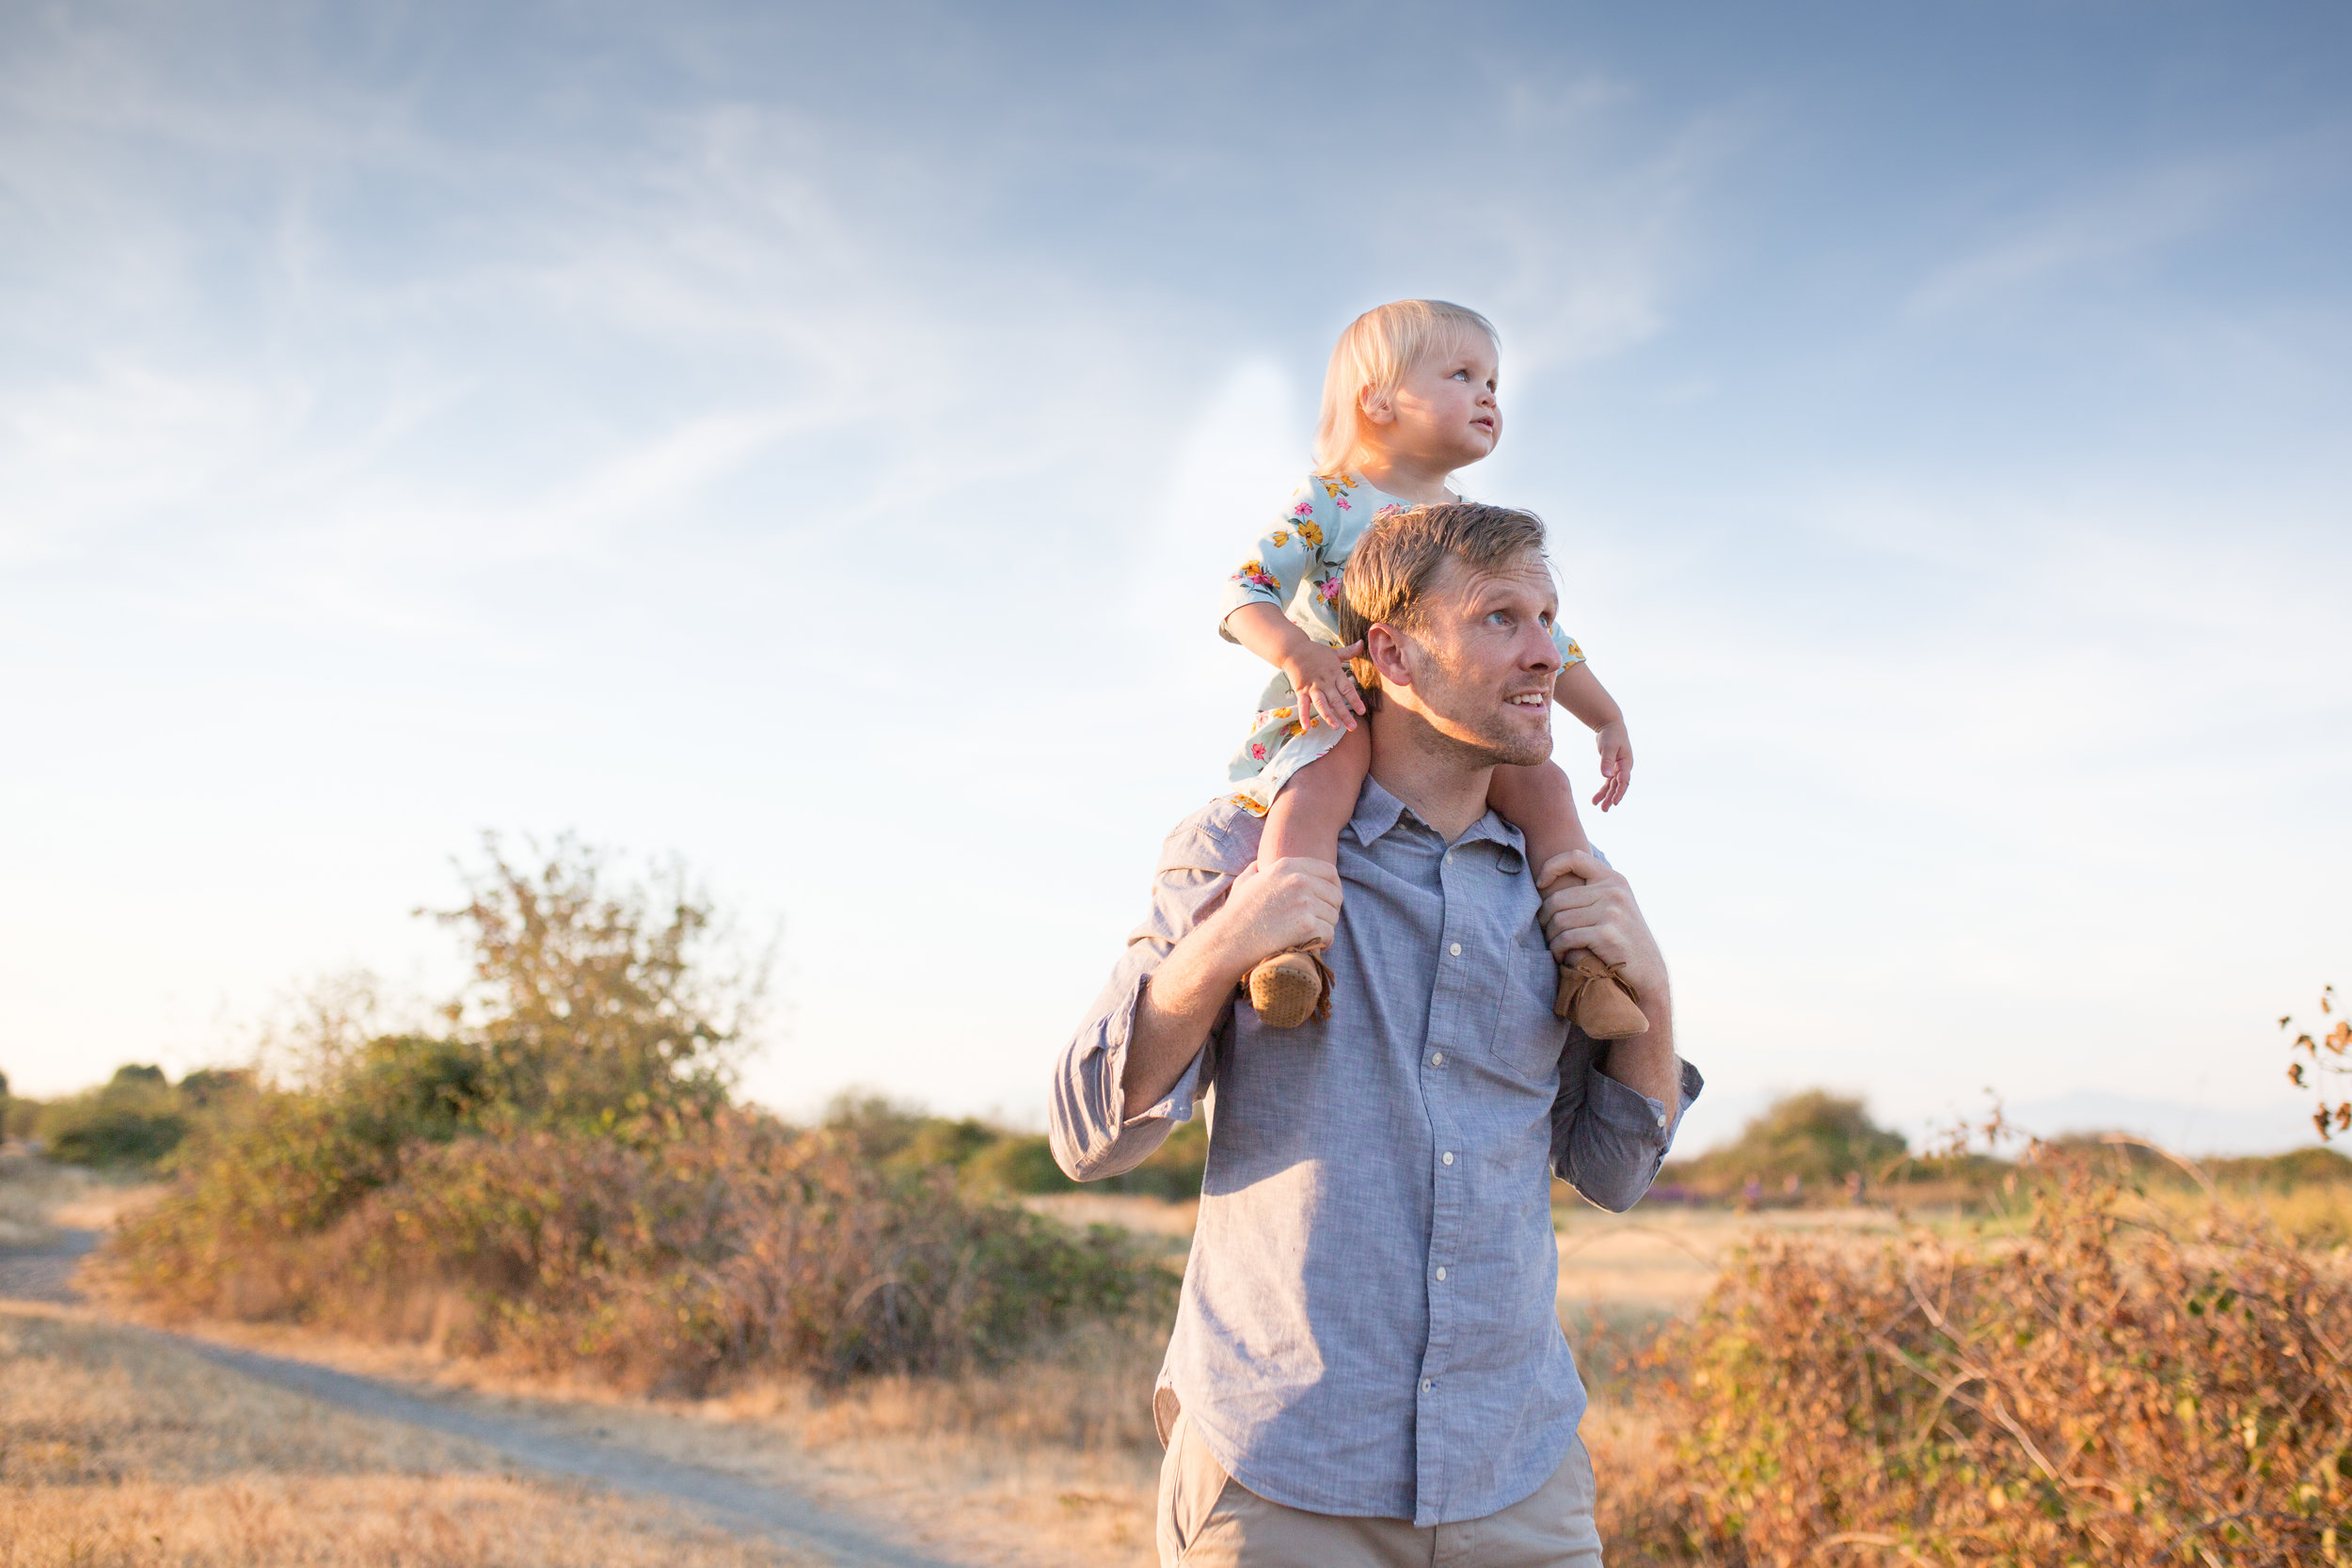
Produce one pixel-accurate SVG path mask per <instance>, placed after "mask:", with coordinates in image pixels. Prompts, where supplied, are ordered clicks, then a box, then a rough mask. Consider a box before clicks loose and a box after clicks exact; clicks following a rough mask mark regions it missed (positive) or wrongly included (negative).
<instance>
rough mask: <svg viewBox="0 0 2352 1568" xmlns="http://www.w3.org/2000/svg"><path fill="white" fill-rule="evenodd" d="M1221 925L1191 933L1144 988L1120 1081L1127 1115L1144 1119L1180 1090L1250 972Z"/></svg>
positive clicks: (1209, 924) (1213, 923)
mask: <svg viewBox="0 0 2352 1568" xmlns="http://www.w3.org/2000/svg"><path fill="white" fill-rule="evenodd" d="M1220 912H1222V911H1220ZM1223 924H1224V923H1223V922H1222V921H1220V920H1218V919H1217V918H1216V916H1214V915H1213V916H1211V917H1210V918H1209V919H1208V920H1207V921H1205V922H1203V923H1202V924H1200V926H1197V927H1193V929H1192V930H1191V931H1190V932H1189V933H1188V934H1187V935H1186V936H1185V937H1184V940H1183V941H1182V942H1178V943H1177V944H1176V945H1175V947H1174V948H1172V949H1171V950H1170V951H1169V952H1168V957H1167V958H1165V959H1163V960H1162V961H1161V963H1160V967H1159V968H1157V969H1155V970H1153V971H1152V977H1151V978H1150V979H1149V980H1147V981H1145V982H1144V987H1143V994H1142V995H1140V996H1138V997H1137V998H1136V1020H1135V1026H1134V1028H1133V1030H1132V1031H1131V1032H1130V1033H1129V1035H1128V1037H1127V1067H1126V1070H1125V1071H1124V1072H1123V1073H1121V1074H1120V1093H1121V1095H1122V1096H1123V1099H1124V1110H1123V1115H1125V1116H1127V1117H1135V1116H1138V1115H1140V1114H1141V1113H1142V1112H1143V1111H1144V1110H1146V1109H1147V1108H1149V1107H1150V1106H1152V1105H1155V1104H1157V1103H1158V1102H1159V1101H1161V1100H1163V1099H1165V1098H1166V1097H1167V1095H1168V1090H1170V1089H1172V1088H1174V1087H1175V1086H1176V1081H1177V1080H1178V1079H1179V1078H1182V1077H1183V1076H1184V1069H1186V1068H1188V1067H1190V1066H1191V1065H1192V1059H1193V1058H1194V1057H1195V1056H1198V1055H1200V1048H1201V1046H1203V1045H1205V1044H1206V1043H1208V1038H1209V1031H1210V1030H1212V1029H1214V1028H1216V1021H1217V1019H1218V1018H1219V1017H1220V1016H1222V1015H1223V1013H1224V1011H1225V1009H1226V1007H1227V1006H1230V1005H1231V1004H1232V999H1233V988H1234V987H1235V986H1236V985H1238V984H1240V982H1241V977H1242V976H1243V975H1244V974H1248V972H1249V963H1250V961H1251V960H1249V959H1248V958H1242V957H1239V956H1237V955H1236V954H1235V953H1234V951H1233V949H1232V943H1231V942H1228V941H1226V940H1225V938H1226V933H1225V932H1224V931H1223V929H1222V927H1223Z"/></svg>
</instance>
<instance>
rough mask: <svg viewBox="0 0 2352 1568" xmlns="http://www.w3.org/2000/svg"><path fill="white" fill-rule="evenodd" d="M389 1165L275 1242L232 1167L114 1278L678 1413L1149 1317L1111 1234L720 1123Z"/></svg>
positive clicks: (444, 1146) (1154, 1289)
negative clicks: (545, 1370) (580, 1372)
mask: <svg viewBox="0 0 2352 1568" xmlns="http://www.w3.org/2000/svg"><path fill="white" fill-rule="evenodd" d="M269 1135H270V1136H272V1137H273V1138H276V1139H278V1141H280V1142H286V1141H288V1140H285V1139H284V1137H283V1134H282V1133H281V1132H278V1131H276V1130H275V1129H273V1130H272V1132H270V1134H269ZM355 1147H357V1146H352V1145H346V1146H344V1150H343V1151H348V1150H349V1149H350V1148H355ZM339 1152H341V1151H339ZM402 1153H403V1155H404V1158H403V1159H402V1160H401V1164H400V1168H399V1170H398V1172H397V1175H396V1177H395V1178H393V1179H389V1180H372V1181H362V1180H348V1181H345V1182H344V1183H343V1184H342V1187H341V1189H340V1190H341V1192H342V1194H343V1195H344V1197H345V1200H346V1201H345V1202H344V1203H343V1204H342V1207H341V1212H340V1214H339V1216H338V1217H336V1218H335V1219H334V1221H333V1223H332V1224H326V1225H322V1224H320V1223H319V1222H320V1221H321V1220H322V1219H323V1218H324V1217H325V1216H326V1214H327V1213H328V1212H330V1207H331V1206H330V1205H327V1204H326V1203H324V1202H321V1201H319V1200H318V1198H316V1197H315V1196H313V1197H311V1198H310V1199H309V1200H308V1201H307V1202H305V1203H303V1204H302V1205H301V1206H300V1212H301V1213H302V1214H303V1215H304V1216H305V1218H306V1220H307V1221H309V1222H310V1223H309V1224H307V1225H306V1227H305V1228H304V1229H303V1230H301V1231H292V1232H281V1233H279V1234H278V1235H276V1236H271V1235H269V1234H268V1233H266V1232H265V1231H262V1230H260V1229H257V1228H254V1227H253V1226H252V1222H253V1221H255V1220H257V1219H262V1218H263V1217H264V1216H267V1217H274V1218H278V1219H281V1220H282V1219H283V1218H284V1217H285V1216H286V1215H287V1214H288V1213H289V1212H293V1211H291V1210H289V1209H287V1208H284V1207H278V1208H275V1209H273V1208H271V1207H270V1206H267V1205H264V1204H259V1203H256V1202H253V1201H251V1200H250V1198H249V1197H247V1199H246V1201H244V1202H238V1201H236V1200H235V1199H233V1198H228V1199H226V1200H225V1196H224V1195H226V1194H229V1193H231V1192H233V1193H235V1194H237V1195H240V1196H243V1195H246V1194H248V1192H249V1188H248V1186H247V1180H248V1179H247V1177H246V1174H245V1170H246V1167H242V1166H240V1165H238V1164H236V1163H235V1162H233V1161H232V1162H230V1166H229V1168H228V1169H225V1170H218V1171H215V1172H213V1173H211V1174H212V1175H213V1178H214V1179H213V1180H199V1181H198V1182H197V1183H196V1184H194V1185H193V1186H192V1187H190V1188H189V1189H188V1190H186V1191H184V1192H183V1193H182V1194H180V1195H178V1196H175V1197H174V1198H173V1199H172V1200H170V1201H168V1202H167V1203H166V1204H164V1205H162V1206H161V1207H159V1208H158V1209H157V1210H156V1211H154V1212H152V1213H151V1214H150V1215H148V1216H147V1217H145V1218H144V1219H142V1220H139V1221H137V1222H135V1223H134V1224H133V1225H132V1226H131V1227H128V1228H127V1229H126V1231H125V1232H124V1233H123V1235H122V1238H121V1243H120V1247H119V1259H120V1265H119V1266H120V1269H121V1274H122V1277H123V1279H124V1281H125V1283H126V1284H128V1285H129V1286H130V1287H131V1288H132V1289H133V1290H134V1291H137V1292H138V1293H140V1294H142V1295H145V1296H147V1297H149V1298H150V1299H154V1300H160V1301H163V1302H165V1303H167V1304H168V1305H171V1306H175V1307H181V1308H183V1309H189V1310H198V1311H209V1312H216V1313H224V1314H228V1315H233V1316H242V1317H293V1318H298V1319H303V1320H307V1321H313V1322H320V1323H331V1324H333V1325H335V1326H338V1327H342V1328H344V1329H347V1330H351V1331H354V1332H358V1333H361V1334H370V1335H375V1336H378V1337H387V1338H422V1337H425V1336H428V1335H439V1336H441V1337H443V1338H445V1339H446V1340H449V1341H450V1342H451V1343H452V1346H453V1348H455V1349H458V1350H462V1351H469V1352H472V1353H476V1354H507V1355H510V1356H513V1357H516V1358H518V1359H521V1360H524V1361H527V1362H530V1363H532V1364H534V1365H539V1366H543V1367H549V1368H554V1367H565V1366H573V1365H578V1364H581V1363H585V1364H587V1365H589V1366H591V1367H593V1368H595V1369H596V1370H599V1371H601V1372H602V1373H604V1374H605V1375H608V1376H610V1377H612V1378H614V1379H615V1380H617V1381H620V1382H622V1383H624V1384H628V1385H635V1386H661V1387H665V1388H672V1389H678V1390H683V1391H688V1392H693V1391H699V1390H700V1389H702V1388H703V1387H705V1386H707V1385H708V1384H709V1382H710V1381H711V1380H712V1379H713V1378H714V1377H718V1376H721V1375H723V1374H726V1373H729V1372H736V1371H745V1370H785V1371H793V1372H802V1373H811V1374H815V1375H817V1376H819V1377H823V1378H828V1379H838V1378H842V1377H848V1376H852V1375H856V1374H860V1373H866V1372H876V1371H901V1372H908V1371H912V1372H935V1371H945V1370H960V1369H964V1368H987V1367H992V1366H995V1365H1000V1364H1002V1363H1003V1362H1004V1361H1005V1360H1007V1359H1008V1358H1009V1357H1010V1356H1011V1355H1013V1354H1016V1353H1017V1352H1019V1351H1020V1350H1021V1349H1023V1348H1024V1347H1025V1346H1028V1345H1030V1344H1032V1343H1034V1342H1036V1341H1038V1340H1039V1339H1040V1338H1041V1337H1051V1336H1053V1335H1056V1334H1057V1333H1061V1332H1063V1331H1066V1330H1068V1329H1070V1328H1072V1327H1073V1326H1075V1325H1078V1324H1081V1323H1096V1322H1104V1321H1111V1322H1117V1321H1121V1320H1124V1319H1127V1318H1129V1317H1132V1316H1135V1315H1136V1314H1143V1315H1152V1314H1164V1313H1165V1312H1166V1310H1167V1309H1168V1307H1170V1306H1171V1305H1172V1302H1173V1295H1174V1289H1175V1281H1174V1280H1173V1278H1172V1277H1171V1276H1170V1275H1168V1274H1167V1272H1166V1271H1165V1270H1162V1269H1160V1268H1158V1267H1157V1266H1156V1265H1154V1264H1152V1263H1151V1262H1150V1261H1149V1260H1148V1259H1145V1258H1144V1257H1142V1256H1141V1255H1140V1254H1139V1253H1137V1252H1136V1250H1135V1249H1134V1248H1133V1247H1132V1246H1131V1245H1130V1243H1128V1242H1127V1241H1126V1240H1125V1239H1124V1238H1123V1237H1122V1236H1121V1235H1120V1234H1119V1233H1117V1232H1114V1231H1110V1230H1108V1229H1097V1230H1095V1231H1093V1232H1090V1233H1089V1234H1086V1235H1083V1236H1081V1235H1078V1234H1075V1233H1073V1232H1072V1231H1070V1230H1068V1229H1067V1228H1065V1227H1061V1226H1058V1225H1056V1224H1054V1223H1052V1222H1050V1221H1046V1220H1042V1219H1040V1218H1038V1217H1036V1216H1033V1215H1030V1214H1027V1213H1025V1212H1021V1211H1019V1210H1017V1209H1008V1208H1001V1207H997V1206H993V1205H990V1204H985V1203H974V1202H970V1201H968V1200H966V1199H964V1198H962V1197H961V1196H958V1194H957V1193H956V1190H955V1187H954V1183H953V1179H952V1177H951V1175H950V1174H949V1173H947V1172H946V1171H944V1170H932V1171H930V1172H920V1173H898V1174H892V1173H890V1172H888V1171H885V1170H884V1169H882V1167H881V1166H879V1165H878V1164H875V1163H873V1162H871V1161H869V1160H867V1159H866V1158H865V1157H863V1155H862V1153H861V1152H860V1151H859V1150H858V1149H857V1148H856V1147H855V1145H854V1144H853V1143H852V1142H850V1140H847V1139H844V1138H840V1137H836V1136H832V1135H828V1134H825V1133H804V1132H794V1131H793V1130H791V1129H789V1128H787V1127H785V1126H783V1125H782V1124H780V1123H777V1122H774V1121H772V1120H770V1119H768V1118H766V1117H758V1116H755V1115H750V1114H746V1113H742V1112H737V1111H724V1112H720V1113H717V1114H715V1115H714V1116H713V1117H710V1118H709V1119H708V1120H707V1122H705V1123H704V1124H702V1125H701V1126H699V1127H698V1128H696V1129H694V1130H693V1135H691V1136H681V1137H679V1138H677V1139H676V1140H675V1141H673V1142H670V1143H668V1144H666V1145H664V1146H662V1147H660V1148H645V1147H643V1146H642V1145H640V1144H635V1143H631V1142H625V1141H621V1140H616V1139H612V1138H607V1137H600V1136H596V1135H594V1134H590V1133H583V1132H579V1131H577V1130H571V1129H537V1130H532V1131H529V1132H519V1133H516V1134H512V1135H509V1136H507V1137H503V1138H497V1139H493V1138H487V1137H474V1136H469V1137H460V1138H454V1139H452V1140H450V1141H448V1142H446V1143H441V1144H431V1143H425V1142H421V1141H420V1142H414V1143H411V1144H409V1145H407V1146H405V1148H404V1150H403V1151H402ZM298 1166H299V1163H298V1162H295V1163H290V1166H289V1169H293V1168H298ZM380 1168H381V1167H371V1173H372V1174H373V1173H374V1172H375V1171H378V1170H380ZM287 1173H288V1171H287V1170H281V1172H280V1178H281V1179H282V1177H283V1176H284V1175H285V1174H287ZM453 1303H454V1304H456V1307H457V1310H456V1311H454V1313H453V1310H452V1307H453Z"/></svg>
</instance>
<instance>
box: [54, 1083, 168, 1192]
mask: <svg viewBox="0 0 2352 1568" xmlns="http://www.w3.org/2000/svg"><path fill="white" fill-rule="evenodd" d="M33 1130H34V1132H36V1134H37V1135H38V1136H39V1137H40V1139H41V1141H42V1143H43V1144H45V1145H46V1146H47V1148H48V1153H49V1155H50V1157H51V1158H52V1159H55V1160H57V1161H59V1162H61V1163H63V1164H70V1165H97V1166H102V1167H112V1168H117V1169H121V1168H131V1169H140V1168H148V1167H152V1166H154V1165H156V1164H160V1163H161V1162H162V1161H163V1160H164V1159H165V1158H166V1157H167V1156H168V1155H169V1154H170V1153H171V1152H172V1150H173V1149H175V1148H179V1147H180V1141H181V1139H183V1138H184V1137H186V1136H187V1132H188V1117H187V1113H186V1111H185V1110H184V1109H183V1107H182V1105H181V1103H180V1100H179V1097H178V1096H177V1095H175V1094H174V1093H173V1092H172V1088H171V1085H170V1083H169V1082H168V1081H167V1079H166V1078H165V1076H164V1071H163V1069H161V1068H157V1067H141V1066H136V1065H133V1066H125V1067H121V1068H118V1069H115V1075H114V1077H113V1079H112V1080H111V1081H109V1082H108V1083H106V1084H105V1085H103V1086H102V1087H100V1088H96V1089H92V1090H90V1091H89V1092H87V1093H86V1094H78V1095H74V1096H72V1097H70V1098H68V1099H65V1100H56V1101H50V1102H49V1103H48V1104H47V1105H45V1106H43V1107H41V1110H40V1117H39V1118H38V1120H36V1121H35V1123H34V1127H33Z"/></svg>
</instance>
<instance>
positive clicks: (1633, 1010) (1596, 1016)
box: [1486, 762, 1649, 1040]
mask: <svg viewBox="0 0 2352 1568" xmlns="http://www.w3.org/2000/svg"><path fill="white" fill-rule="evenodd" d="M1486 803H1487V804H1488V805H1489V806H1492V807H1493V808H1494V809H1495V812H1496V814H1497V815H1499V816H1502V818H1503V819H1504V820H1505V821H1507V822H1509V823H1510V824H1511V825H1512V826H1513V827H1515V828H1517V829H1518V831H1519V832H1522V833H1524V834H1525V835H1526V836H1527V858H1528V863H1529V864H1530V865H1533V866H1534V868H1535V874H1536V876H1538V877H1541V876H1542V875H1543V873H1544V867H1546V866H1547V865H1549V864H1550V863H1551V861H1552V858H1553V857H1554V856H1556V855H1565V854H1566V853H1568V851H1570V850H1571V849H1584V850H1590V849H1591V848H1592V847H1593V841H1592V840H1591V839H1589V838H1586V837H1585V836H1584V824H1583V821H1582V820H1581V818H1580V817H1579V816H1577V810H1576V790H1575V788H1574V786H1572V785H1571V784H1569V783H1568V776H1567V774H1566V773H1565V772H1563V771H1562V770H1561V768H1560V766H1559V764H1557V763H1551V762H1543V763H1537V764H1535V765H1534V766H1533V767H1530V768H1496V769H1495V777H1494V783H1493V784H1492V785H1491V786H1489V787H1488V789H1487V791H1486ZM1577 883H1578V879H1577V878H1575V877H1574V876H1571V875H1569V874H1567V873H1565V872H1564V873H1562V874H1561V876H1560V877H1559V878H1556V879H1553V880H1552V881H1551V882H1549V883H1543V884H1539V886H1538V891H1539V892H1544V893H1549V892H1550V891H1551V889H1552V888H1553V887H1557V886H1572V885H1577ZM1551 1010H1552V1011H1553V1012H1554V1013H1556V1014H1558V1015H1559V1016H1560V1017H1562V1018H1565V1019H1572V1020H1574V1021H1575V1023H1576V1026H1577V1027H1578V1028H1580V1029H1581V1030H1583V1031H1584V1032H1585V1033H1586V1034H1587V1035H1589V1036H1591V1037H1593V1038H1595V1039H1597V1040H1615V1039H1623V1038H1625V1037H1627V1036H1629V1035H1638V1034H1641V1033H1643V1032H1644V1031H1645V1030H1646V1029H1648V1028H1649V1020H1648V1019H1647V1018H1645V1017H1644V1016H1643V1013H1642V1008H1641V1006H1640V1004H1638V1003H1636V1002H1635V1001H1634V1000H1633V993H1632V992H1631V991H1630V990H1627V989H1626V985H1625V982H1624V981H1623V980H1621V979H1620V978H1618V977H1617V975H1615V974H1613V973H1612V972H1611V970H1610V968H1609V966H1608V965H1607V964H1605V963H1602V962H1601V961H1600V960H1599V959H1598V958H1595V957H1593V955H1591V954H1590V953H1587V952H1585V951H1584V950H1583V949H1581V948H1578V949H1576V950H1574V951H1572V952H1570V953H1569V954H1568V955H1567V956H1566V958H1565V959H1563V960H1562V962H1561V965H1560V987H1559V990H1558V991H1557V992H1556V993H1555V994H1554V996H1553V998H1552V1004H1551Z"/></svg>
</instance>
